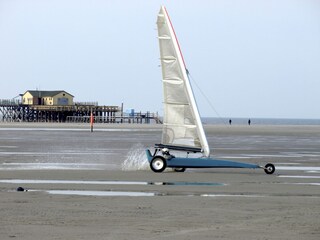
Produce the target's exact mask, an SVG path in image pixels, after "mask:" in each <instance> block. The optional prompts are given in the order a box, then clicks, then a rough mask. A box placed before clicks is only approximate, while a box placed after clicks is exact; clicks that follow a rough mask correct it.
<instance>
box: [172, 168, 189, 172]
mask: <svg viewBox="0 0 320 240" xmlns="http://www.w3.org/2000/svg"><path fill="white" fill-rule="evenodd" d="M185 170H186V169H185V168H174V169H173V171H175V172H184V171H185Z"/></svg>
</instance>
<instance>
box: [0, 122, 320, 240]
mask: <svg viewBox="0 0 320 240" xmlns="http://www.w3.org/2000/svg"><path fill="white" fill-rule="evenodd" d="M205 128H206V132H207V137H208V141H209V144H210V146H212V147H213V148H212V149H213V150H214V152H213V153H212V155H213V156H216V157H218V158H222V159H231V160H235V161H245V162H251V163H261V164H266V163H267V162H272V163H274V164H275V165H276V168H277V170H276V173H275V174H273V175H266V174H265V173H264V172H263V170H260V169H257V170H253V169H202V170H201V169H199V170H193V169H190V170H188V171H187V172H185V173H175V172H172V171H166V172H164V173H160V174H159V173H157V174H156V173H153V172H151V171H150V170H149V169H148V168H145V170H134V169H132V171H122V170H121V167H122V163H123V162H124V161H125V160H126V159H128V157H135V156H130V153H129V151H133V149H137V148H141V149H143V148H144V147H146V146H152V145H153V143H157V142H158V141H159V140H160V137H161V136H160V131H161V126H157V125H96V126H95V130H96V131H95V132H94V133H90V132H89V131H90V129H89V128H88V126H87V125H83V124H4V123H1V124H0V180H1V181H2V182H0V239H13V238H14V239H121V240H122V239H291V240H292V239H294V240H295V239H319V238H320V218H319V215H320V148H319V146H320V126H250V127H249V126H208V125H207V126H205ZM49 129H50V130H49ZM87 130H88V132H87ZM137 157H138V158H141V156H140V155H137ZM22 163H25V165H19V164H22ZM27 163H28V164H29V165H28V164H27ZM53 163H54V164H56V165H54V164H53ZM64 163H70V166H69V167H66V168H59V166H60V165H61V166H63V164H64ZM34 164H38V165H34ZM50 164H51V165H50ZM77 164H78V165H77ZM81 164H83V165H81ZM30 166H31V167H30ZM48 166H49V169H46V168H45V167H48ZM79 166H80V167H79ZM15 179H20V180H47V182H44V183H37V182H36V181H34V182H33V183H27V182H23V183H12V182H10V180H15ZM51 180H60V182H52V183H50V181H51ZM66 180H71V181H73V182H64V181H66ZM5 181H6V182H5ZM77 181H79V182H78V184H77V183H76V182H77ZM80 181H81V182H80ZM92 181H96V182H92ZM91 183H92V184H91ZM19 186H22V187H24V188H25V189H28V191H27V192H17V191H16V188H17V187H19ZM50 190H66V191H67V194H50V193H49V191H50ZM76 190H77V191H78V192H75V191H76ZM84 191H86V192H84ZM88 191H90V192H88ZM132 192H133V193H142V194H143V193H147V194H146V195H145V196H132V194H131V193H132ZM60 193H61V192H60ZM73 193H77V194H84V193H88V194H92V195H89V196H84V195H72V194H73ZM98 193H123V194H124V195H125V196H98ZM148 194H149V195H148Z"/></svg>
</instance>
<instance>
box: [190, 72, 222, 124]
mask: <svg viewBox="0 0 320 240" xmlns="http://www.w3.org/2000/svg"><path fill="white" fill-rule="evenodd" d="M186 71H187V75H188V76H189V77H190V79H191V80H192V82H193V83H194V85H195V86H196V87H197V89H198V90H199V91H200V93H201V95H202V96H203V97H204V98H205V100H206V101H207V103H208V104H209V106H210V107H211V109H212V110H213V111H214V112H215V114H217V116H218V118H219V119H220V120H221V121H222V122H224V120H223V118H222V117H221V116H220V114H219V113H218V111H217V110H216V109H215V107H214V106H213V104H212V103H211V101H210V100H209V98H208V97H207V95H206V94H204V92H203V91H202V90H201V88H200V87H199V85H198V84H197V82H196V81H195V80H194V78H193V77H192V75H191V74H190V72H189V70H188V69H186Z"/></svg>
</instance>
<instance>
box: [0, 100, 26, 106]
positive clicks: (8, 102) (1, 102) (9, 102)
mask: <svg viewBox="0 0 320 240" xmlns="http://www.w3.org/2000/svg"><path fill="white" fill-rule="evenodd" d="M19 104H21V101H20V100H18V99H0V105H19Z"/></svg>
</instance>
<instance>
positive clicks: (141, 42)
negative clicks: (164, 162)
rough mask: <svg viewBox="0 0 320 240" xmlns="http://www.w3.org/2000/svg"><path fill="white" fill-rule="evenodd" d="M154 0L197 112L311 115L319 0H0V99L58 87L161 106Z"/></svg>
mask: <svg viewBox="0 0 320 240" xmlns="http://www.w3.org/2000/svg"><path fill="white" fill-rule="evenodd" d="M161 5H165V6H166V8H167V11H168V13H169V15H170V18H171V21H172V23H173V26H174V28H175V31H176V34H177V37H178V40H179V43H180V46H181V50H182V52H183V55H184V59H185V62H186V65H187V68H188V70H189V72H190V74H191V76H192V81H191V84H192V85H193V89H194V93H195V97H196V100H197V104H198V107H199V110H200V114H201V116H203V117H245V118H247V117H248V118H314V119H320V94H319V93H320V1H318V0H175V1H173V0H171V1H165V0H162V1H158V0H0V84H1V85H0V99H12V98H14V97H16V96H18V95H19V94H21V93H24V92H25V91H27V90H36V89H38V90H65V91H67V92H69V93H70V94H72V95H74V96H75V98H74V101H77V102H96V101H97V102H98V103H99V105H112V106H121V104H122V103H123V104H124V109H130V108H133V109H135V111H142V112H145V111H150V112H159V114H162V113H163V107H162V83H161V68H160V61H159V46H158V40H157V30H156V19H157V13H158V12H159V9H160V6H161Z"/></svg>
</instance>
